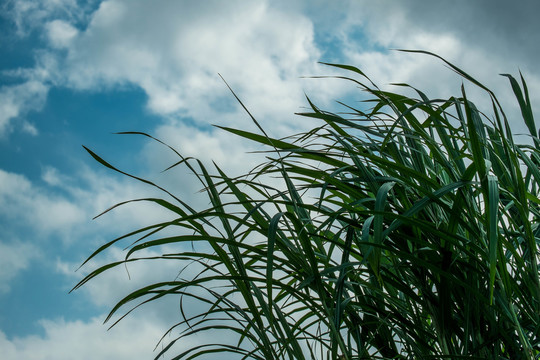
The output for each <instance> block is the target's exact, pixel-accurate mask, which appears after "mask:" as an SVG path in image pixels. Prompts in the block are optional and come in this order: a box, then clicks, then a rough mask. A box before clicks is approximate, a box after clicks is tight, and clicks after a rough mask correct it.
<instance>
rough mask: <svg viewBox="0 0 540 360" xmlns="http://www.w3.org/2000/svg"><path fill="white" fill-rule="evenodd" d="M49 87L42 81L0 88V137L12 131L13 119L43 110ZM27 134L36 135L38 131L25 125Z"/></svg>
mask: <svg viewBox="0 0 540 360" xmlns="http://www.w3.org/2000/svg"><path fill="white" fill-rule="evenodd" d="M47 92H48V86H47V85H45V84H43V83H42V82H40V81H34V80H30V81H27V82H24V83H22V84H18V85H12V86H2V87H1V88H0V137H2V136H6V134H7V133H9V131H10V129H11V125H12V124H11V122H12V119H14V118H17V117H19V116H23V115H25V114H26V113H28V112H29V111H32V110H35V111H37V110H41V109H42V108H43V105H44V104H45V100H46V98H47ZM23 126H24V128H23V130H25V131H26V132H29V133H30V134H33V135H36V132H37V130H36V129H35V127H34V126H33V125H31V124H29V123H25V124H23Z"/></svg>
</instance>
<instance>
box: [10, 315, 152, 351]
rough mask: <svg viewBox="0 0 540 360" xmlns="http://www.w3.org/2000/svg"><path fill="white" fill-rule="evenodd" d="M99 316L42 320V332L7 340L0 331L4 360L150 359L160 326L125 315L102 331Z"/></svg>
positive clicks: (141, 318)
mask: <svg viewBox="0 0 540 360" xmlns="http://www.w3.org/2000/svg"><path fill="white" fill-rule="evenodd" d="M103 318H104V317H103V316H101V317H96V318H92V319H91V320H89V321H88V322H83V321H64V320H61V319H60V320H42V321H40V325H41V327H42V328H43V330H44V332H45V335H44V336H43V337H41V336H36V335H31V336H27V337H15V338H12V339H8V338H7V337H6V335H5V334H4V333H2V332H1V331H0V348H2V359H5V360H18V359H27V360H48V359H55V360H62V359H66V360H68V359H74V358H76V359H80V360H86V359H88V360H94V359H118V360H123V359H125V360H128V359H130V360H131V359H152V358H154V356H155V355H156V354H157V353H155V352H153V349H154V347H155V346H156V344H157V342H158V341H159V339H160V337H161V336H162V335H163V329H161V328H160V327H159V326H157V325H156V324H154V323H153V322H152V321H151V319H146V318H144V317H138V318H136V317H128V318H126V319H125V321H122V322H121V323H119V324H118V325H117V327H115V328H113V329H111V330H110V331H106V329H107V327H106V326H104V325H103V324H102V321H103Z"/></svg>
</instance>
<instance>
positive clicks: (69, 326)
mask: <svg viewBox="0 0 540 360" xmlns="http://www.w3.org/2000/svg"><path fill="white" fill-rule="evenodd" d="M539 13H540V2H537V1H533V0H530V1H529V0H527V1H520V2H517V3H516V2H514V3H512V2H508V1H502V0H496V1H494V0H476V1H465V0H458V1H452V2H450V1H446V2H442V1H440V2H439V1H437V2H435V1H433V2H426V1H420V0H404V1H386V0H382V1H372V0H356V1H322V0H315V1H307V0H304V1H300V0H298V1H290V0H289V1H269V0H268V1H264V0H256V1H236V0H231V1H214V0H206V1H183V0H180V1H172V0H171V1H167V0H156V1H142V0H107V1H100V0H89V1H77V0H4V1H1V2H0V54H1V56H0V309H1V310H0V349H2V350H1V351H2V359H5V360H12V359H31V360H34V359H35V360H38V359H39V360H44V359H60V360H61V359H74V358H76V359H109V358H115V359H149V358H153V356H155V354H156V353H155V352H154V347H155V345H156V344H157V342H158V341H159V339H160V338H161V336H162V335H163V333H164V332H165V331H166V330H167V329H168V327H169V326H170V325H171V324H173V323H174V320H175V319H177V318H176V316H178V313H177V311H176V310H177V307H178V306H177V303H176V302H175V299H167V300H164V301H163V302H161V303H159V304H155V305H152V306H148V307H146V308H143V309H142V310H141V311H135V312H134V313H132V314H130V315H129V316H128V317H127V318H125V319H124V320H122V321H121V322H120V323H119V324H118V325H117V326H115V327H114V328H112V329H111V330H109V331H107V329H108V325H103V321H104V320H105V317H106V315H107V313H108V311H109V310H110V309H111V308H112V306H114V304H115V303H116V301H118V300H120V299H121V298H122V297H123V296H124V295H126V294H128V292H129V291H130V290H134V289H136V288H138V287H139V286H141V285H143V284H148V283H149V282H150V281H162V280H170V279H174V278H175V277H176V275H177V273H178V265H176V264H161V265H159V266H158V265H155V264H149V263H145V264H139V265H136V266H135V265H133V266H130V268H129V275H130V276H129V277H128V274H127V272H126V271H125V269H120V268H119V270H118V271H112V272H110V273H105V274H104V275H103V276H102V277H100V278H98V279H96V280H93V281H91V282H90V283H88V284H87V285H85V286H84V287H83V288H81V289H78V290H77V291H75V292H73V293H71V294H69V291H70V289H71V288H72V287H73V286H74V285H75V284H77V282H78V281H79V280H81V279H82V278H83V277H84V275H85V274H87V273H88V272H89V271H91V270H92V269H93V268H95V267H96V266H98V265H99V264H103V263H105V262H107V261H113V260H116V259H119V258H122V256H123V254H125V253H123V251H122V248H120V247H119V248H112V249H111V251H109V252H108V253H107V254H105V255H104V256H102V257H101V258H99V259H96V260H95V261H92V262H90V263H89V264H88V265H85V266H84V267H83V268H82V269H79V270H78V271H76V270H77V269H78V267H79V265H81V263H82V262H83V261H84V260H85V259H86V258H87V257H88V256H89V255H90V254H91V253H92V252H93V251H94V250H95V249H96V248H97V247H99V246H100V245H101V244H104V243H105V242H107V241H110V240H112V239H113V238H115V237H117V236H120V235H122V234H124V233H126V232H128V231H130V230H134V229H137V228H139V227H142V226H144V225H147V224H151V223H153V222H157V221H162V220H165V219H167V217H168V216H169V214H167V213H164V212H163V211H160V210H159V209H156V208H152V207H149V206H145V205H143V204H140V203H139V204H137V205H131V206H125V207H122V208H121V209H118V210H115V211H112V212H110V213H108V214H106V215H104V216H102V217H99V218H98V219H96V220H92V218H93V217H94V216H96V215H98V214H100V213H101V212H102V211H104V210H106V209H107V208H109V207H110V206H111V205H114V204H115V203H118V202H121V201H125V200H129V199H134V198H139V197H143V196H147V195H151V194H153V191H154V190H152V189H151V188H148V186H143V184H141V183H138V182H136V181H134V180H133V179H129V178H127V177H122V176H120V175H119V174H116V173H114V172H112V171H110V170H108V169H105V168H104V167H103V166H101V165H100V164H98V163H97V162H96V161H94V160H93V159H92V158H91V157H90V156H89V155H88V153H86V152H85V150H84V149H83V147H82V145H84V146H86V147H88V148H91V149H92V150H93V151H95V152H96V153H98V154H100V155H101V156H103V157H104V158H106V159H107V160H108V161H110V162H111V163H113V164H114V165H115V166H117V167H119V168H121V169H123V170H126V171H129V172H132V173H134V174H137V175H139V176H144V177H146V178H148V179H150V180H152V181H155V182H157V183H159V184H162V185H163V186H164V187H167V188H168V189H171V190H172V191H174V193H175V194H177V195H178V196H179V197H181V198H182V199H184V200H186V201H187V202H189V203H191V204H194V206H196V205H197V201H201V200H200V197H198V196H197V191H198V190H199V187H198V184H197V183H196V182H195V179H194V177H192V176H189V174H187V173H183V172H181V171H179V172H175V171H172V172H166V173H163V172H162V170H163V169H165V168H167V167H168V166H169V165H171V164H172V163H173V162H174V161H175V160H176V159H175V158H174V156H173V155H172V153H171V152H170V151H167V149H166V148H164V147H163V146H158V144H157V143H155V142H151V141H148V139H145V138H143V137H140V136H128V135H118V134H114V133H116V132H120V131H144V132H147V133H149V134H151V135H153V136H155V137H157V138H159V139H161V140H163V141H165V142H166V143H168V144H170V145H172V146H173V147H175V148H176V149H178V150H179V151H180V152H181V153H183V154H185V155H188V156H194V157H197V158H200V159H202V160H203V161H205V162H206V163H207V164H209V163H210V161H215V162H216V163H217V164H219V166H220V167H221V168H223V169H225V170H226V171H227V172H228V173H229V174H237V175H239V174H241V173H242V171H245V170H248V169H250V168H251V167H253V166H255V165H256V159H255V158H254V156H253V155H250V154H248V153H247V152H248V151H249V150H253V149H254V148H253V145H252V144H249V143H247V142H245V141H241V140H239V139H236V138H234V137H233V136H232V135H228V134H226V133H224V132H223V131H220V130H219V129H217V128H215V127H213V126H212V125H214V124H215V125H222V126H232V127H237V128H241V129H248V130H253V131H255V130H256V129H255V127H254V125H253V123H252V122H251V120H250V119H249V117H248V116H247V114H246V113H245V111H244V110H243V109H242V108H241V106H239V104H238V103H237V102H236V101H235V99H234V97H233V96H232V94H231V92H230V91H229V90H228V88H227V85H226V84H225V83H224V81H223V80H222V79H221V77H220V75H221V76H222V77H223V78H224V79H225V81H226V82H227V83H228V84H229V85H230V86H231V88H232V89H233V90H234V91H235V93H236V94H237V95H238V96H239V97H240V99H241V100H242V101H243V103H245V105H246V106H247V107H248V108H249V110H250V111H251V112H252V114H253V115H254V116H255V117H256V118H257V119H258V121H259V122H260V123H261V124H262V126H263V127H264V128H265V129H266V130H267V131H268V132H269V133H270V134H271V135H273V136H286V135H290V134H293V133H295V132H297V131H301V130H305V129H307V128H309V127H310V123H309V121H308V120H306V119H304V118H300V117H298V116H296V115H294V113H295V112H299V111H302V110H304V109H305V107H306V106H307V105H308V104H307V101H306V95H307V96H309V98H310V99H312V100H313V101H314V102H315V103H316V104H317V105H318V106H319V107H320V108H323V109H335V108H336V102H335V101H336V100H345V101H348V102H350V103H352V104H353V105H354V104H355V102H356V101H358V100H361V99H363V96H364V94H362V93H361V92H360V91H359V90H358V89H356V88H355V87H353V86H351V84H349V83H346V82H344V81H339V80H336V79H314V78H310V77H311V76H317V75H347V74H345V73H340V72H338V71H336V70H335V69H333V68H330V67H327V66H324V65H322V64H320V62H334V63H343V64H350V65H354V66H357V67H358V68H360V69H362V71H364V73H366V74H367V75H368V76H369V77H370V78H371V79H372V80H373V81H374V82H376V83H377V84H378V85H379V86H381V87H382V88H385V89H386V88H387V89H393V90H395V91H397V90H399V89H396V87H395V86H394V87H393V86H392V85H391V83H409V84H411V85H413V86H415V87H417V88H420V89H422V90H423V91H424V92H426V93H428V94H430V95H431V96H434V97H435V96H437V97H449V96H451V95H455V94H459V92H460V86H461V84H462V83H463V80H462V79H460V78H459V77H458V76H457V75H456V74H455V73H453V72H452V71H451V70H449V69H448V68H447V67H446V66H444V64H443V63H442V62H441V61H439V60H437V59H435V58H433V57H429V56H425V55H419V54H410V53H403V52H398V51H395V50H393V49H418V50H427V51H432V52H435V53H437V54H439V55H441V56H443V57H444V58H446V59H447V60H449V61H451V62H452V63H454V64H456V65H458V66H459V67H461V68H462V69H464V70H465V71H467V72H468V73H470V74H472V75H474V76H475V77H476V78H477V79H478V80H479V81H481V82H482V83H484V84H486V85H487V86H489V87H490V88H491V89H492V90H494V91H495V93H496V94H497V95H498V97H499V100H501V103H502V104H503V106H504V108H505V109H506V112H507V115H508V116H509V119H510V122H511V125H512V128H513V129H514V131H515V132H516V133H520V132H525V128H524V126H523V124H521V123H520V122H519V120H518V119H519V116H518V115H519V112H518V108H517V104H516V102H515V100H514V98H513V97H512V92H511V88H510V86H509V84H508V80H507V79H506V78H504V77H502V76H499V74H501V73H511V74H513V75H515V76H519V72H520V71H521V72H522V73H523V75H524V77H525V79H526V81H527V85H528V88H529V92H530V96H531V101H532V103H533V108H534V107H535V106H536V108H538V106H539V105H540V69H539V67H538V58H540V45H539V44H540V42H539V41H538V39H539V35H540V22H538V21H537V15H538V14H539ZM464 85H465V87H466V89H467V91H470V93H471V94H472V96H473V97H477V98H478V102H479V105H480V106H482V105H489V103H487V100H486V98H485V97H482V93H481V92H480V91H478V90H476V89H474V87H473V86H472V85H471V84H468V83H464ZM488 109H489V108H488ZM537 117H538V116H537ZM203 205H204V204H203ZM198 341H200V342H204V341H208V339H205V338H200V339H198ZM193 345H194V343H189V344H186V343H183V344H179V346H178V347H177V348H175V351H180V350H181V349H182V348H186V347H190V346H193ZM170 355H174V354H172V353H171V354H170Z"/></svg>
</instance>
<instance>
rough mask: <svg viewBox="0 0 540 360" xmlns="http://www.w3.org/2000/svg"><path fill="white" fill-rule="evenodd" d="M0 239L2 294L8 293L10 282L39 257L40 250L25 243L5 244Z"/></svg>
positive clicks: (0, 284) (0, 287)
mask: <svg viewBox="0 0 540 360" xmlns="http://www.w3.org/2000/svg"><path fill="white" fill-rule="evenodd" d="M3 240H7V239H2V238H0V294H5V293H8V292H9V290H10V282H11V281H12V280H13V279H15V277H16V276H17V274H19V272H21V271H23V270H24V269H26V268H28V266H29V264H30V261H32V260H33V259H35V258H36V257H38V256H39V251H38V249H37V248H36V247H35V246H33V245H31V244H29V243H23V242H10V243H4V242H3Z"/></svg>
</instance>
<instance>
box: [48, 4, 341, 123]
mask: <svg viewBox="0 0 540 360" xmlns="http://www.w3.org/2000/svg"><path fill="white" fill-rule="evenodd" d="M210 9H211V10H212V11H209V10H210ZM54 24H56V25H60V24H61V28H62V29H63V28H64V27H68V25H67V24H66V23H64V22H61V23H59V22H57V23H54ZM57 27H58V28H60V26H57ZM54 29H56V27H54ZM68 29H71V28H68ZM51 32H52V31H50V32H49V33H51ZM59 32H60V33H62V34H64V33H66V32H67V33H69V34H70V40H71V42H67V41H66V42H64V41H63V37H62V36H61V35H58V39H59V40H58V42H59V43H60V44H61V45H64V44H65V45H67V46H68V47H67V49H68V53H67V55H66V57H65V58H63V59H62V60H61V61H62V62H63V66H62V67H61V69H62V74H61V75H58V77H61V78H62V79H63V80H62V81H63V82H64V85H67V86H71V87H74V88H78V89H97V88H100V87H102V86H111V87H115V86H119V85H120V86H122V85H126V84H130V85H136V86H139V87H141V88H142V89H143V90H144V91H145V92H146V94H147V95H148V103H147V105H148V108H149V109H150V110H151V111H153V112H155V113H157V114H160V115H165V116H166V115H182V116H188V117H192V118H195V119H197V121H198V122H202V123H214V122H221V121H222V120H221V118H222V117H225V121H227V120H230V121H236V123H238V120H237V119H235V118H234V117H233V116H227V115H231V114H230V113H231V112H232V113H235V114H237V113H238V110H239V106H238V105H237V104H236V105H233V106H232V107H231V106H230V105H227V106H225V107H223V106H220V104H224V103H225V104H230V103H231V102H232V101H231V100H232V99H233V97H232V95H231V94H230V93H229V91H228V90H227V88H226V86H225V85H224V84H223V82H222V81H221V79H220V78H219V76H218V73H221V74H222V75H223V76H224V77H225V79H226V80H227V81H228V82H229V83H230V84H231V86H232V87H233V88H234V90H235V91H237V92H238V94H239V95H240V96H241V97H242V99H243V100H245V101H246V103H247V105H248V106H249V107H250V109H253V110H254V111H256V112H257V114H258V116H259V117H261V118H262V119H263V120H265V119H270V118H271V120H268V121H272V123H273V125H272V126H274V124H276V123H279V124H281V125H282V126H283V124H289V123H290V118H291V114H292V113H293V112H295V111H297V110H298V107H299V106H300V105H301V104H303V103H304V101H303V88H304V87H308V89H309V86H311V84H313V83H312V82H306V81H301V80H300V79H299V77H300V76H303V75H312V74H317V73H318V72H319V71H318V70H317V69H319V67H318V65H317V64H316V62H317V60H318V59H319V56H320V53H319V50H318V49H317V46H316V44H315V42H314V29H313V24H312V23H311V21H310V20H309V19H308V18H307V17H305V16H303V15H302V14H301V13H299V12H293V13H290V12H289V11H288V10H286V9H281V8H276V7H271V6H269V4H267V3H266V2H264V1H255V2H249V3H245V2H241V1H231V2H227V3H223V2H219V1H209V2H204V3H186V2H162V3H160V5H159V6H156V4H154V3H148V2H145V1H125V0H109V1H104V2H102V3H101V5H100V6H99V8H98V10H97V11H95V13H93V15H92V19H91V21H90V23H89V24H88V27H87V28H86V29H85V30H84V31H81V32H79V34H78V35H77V36H74V35H73V34H74V30H73V31H71V32H70V31H59ZM71 35H73V37H71ZM53 43H55V42H54V41H53ZM332 89H334V90H336V91H337V87H330V89H327V88H325V89H319V90H318V92H323V93H325V94H328V92H329V91H332ZM223 112H225V114H223ZM235 117H237V116H235ZM242 121H243V120H242Z"/></svg>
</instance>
